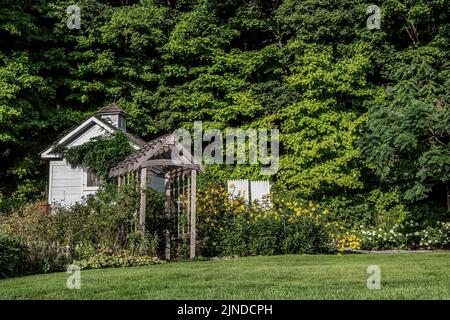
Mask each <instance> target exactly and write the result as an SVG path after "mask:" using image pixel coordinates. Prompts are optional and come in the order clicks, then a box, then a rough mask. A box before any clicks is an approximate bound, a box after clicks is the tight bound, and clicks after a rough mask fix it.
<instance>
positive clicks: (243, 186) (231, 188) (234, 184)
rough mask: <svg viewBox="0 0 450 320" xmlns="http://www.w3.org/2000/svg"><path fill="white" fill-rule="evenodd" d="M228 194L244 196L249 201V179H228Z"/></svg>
mask: <svg viewBox="0 0 450 320" xmlns="http://www.w3.org/2000/svg"><path fill="white" fill-rule="evenodd" d="M228 194H229V195H230V196H231V197H240V198H244V199H245V201H246V202H248V196H249V193H248V180H247V179H244V180H228Z"/></svg>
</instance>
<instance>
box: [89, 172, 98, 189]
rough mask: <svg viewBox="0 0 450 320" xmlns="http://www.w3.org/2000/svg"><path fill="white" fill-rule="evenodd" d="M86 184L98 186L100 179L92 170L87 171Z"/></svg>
mask: <svg viewBox="0 0 450 320" xmlns="http://www.w3.org/2000/svg"><path fill="white" fill-rule="evenodd" d="M86 186H87V187H98V186H100V181H99V179H98V177H97V176H96V175H95V174H94V173H92V172H88V173H87V179H86Z"/></svg>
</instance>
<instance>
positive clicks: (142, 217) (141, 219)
mask: <svg viewBox="0 0 450 320" xmlns="http://www.w3.org/2000/svg"><path fill="white" fill-rule="evenodd" d="M146 211H147V168H142V169H141V202H140V206H139V226H140V229H141V232H142V234H145V212H146Z"/></svg>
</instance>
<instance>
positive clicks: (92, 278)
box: [0, 252, 450, 299]
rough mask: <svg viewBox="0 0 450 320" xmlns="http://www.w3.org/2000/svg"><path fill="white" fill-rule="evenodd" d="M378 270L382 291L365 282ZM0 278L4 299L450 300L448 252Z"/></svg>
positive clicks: (312, 257) (267, 259) (204, 263)
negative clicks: (72, 279)
mask: <svg viewBox="0 0 450 320" xmlns="http://www.w3.org/2000/svg"><path fill="white" fill-rule="evenodd" d="M369 265H377V266H379V267H380V269H381V289H380V290H369V289H368V288H367V286H366V283H367V278H368V277H369V274H367V267H368V266H369ZM68 276H69V274H67V273H64V272H61V273H52V274H44V275H34V276H27V277H21V278H14V279H6V280H0V299H450V253H448V252H440V253H403V254H352V255H343V256H338V255H286V256H272V257H248V258H237V259H231V260H219V261H201V262H174V263H167V264H163V265H154V266H149V267H135V268H117V269H103V270H86V271H81V289H80V290H69V289H67V288H66V280H67V278H68Z"/></svg>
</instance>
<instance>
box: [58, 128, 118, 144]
mask: <svg viewBox="0 0 450 320" xmlns="http://www.w3.org/2000/svg"><path fill="white" fill-rule="evenodd" d="M106 134H109V133H108V132H107V131H106V130H105V129H103V128H102V127H100V126H99V125H98V124H96V125H94V126H92V127H91V128H89V129H88V130H86V132H84V133H83V134H82V135H81V136H79V137H78V138H77V139H75V140H74V141H72V142H71V143H70V144H69V145H67V148H71V147H75V146H79V145H82V144H84V143H86V142H89V140H91V139H92V138H95V137H98V136H103V135H106Z"/></svg>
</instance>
